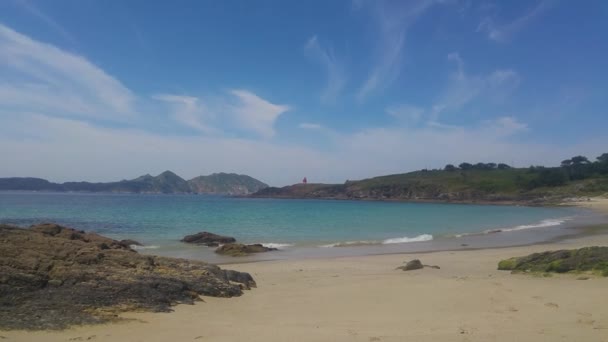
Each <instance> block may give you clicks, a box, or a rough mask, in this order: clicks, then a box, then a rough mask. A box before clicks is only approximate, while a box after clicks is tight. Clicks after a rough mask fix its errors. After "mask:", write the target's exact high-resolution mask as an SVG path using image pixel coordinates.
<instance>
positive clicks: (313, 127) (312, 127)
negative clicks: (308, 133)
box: [298, 122, 323, 130]
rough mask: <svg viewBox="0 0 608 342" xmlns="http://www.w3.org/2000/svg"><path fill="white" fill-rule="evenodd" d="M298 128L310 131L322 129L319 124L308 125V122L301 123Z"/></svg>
mask: <svg viewBox="0 0 608 342" xmlns="http://www.w3.org/2000/svg"><path fill="white" fill-rule="evenodd" d="M298 127H300V128H302V129H311V130H318V129H323V126H322V125H321V124H318V123H310V122H302V123H301V124H299V125H298Z"/></svg>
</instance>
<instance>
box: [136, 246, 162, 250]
mask: <svg viewBox="0 0 608 342" xmlns="http://www.w3.org/2000/svg"><path fill="white" fill-rule="evenodd" d="M130 247H131V248H132V249H135V250H139V249H158V248H160V246H154V245H150V246H138V245H131V246H130Z"/></svg>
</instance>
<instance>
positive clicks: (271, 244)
mask: <svg viewBox="0 0 608 342" xmlns="http://www.w3.org/2000/svg"><path fill="white" fill-rule="evenodd" d="M261 245H262V246H264V247H268V248H276V249H283V248H287V247H292V246H293V244H292V243H278V242H262V243H261Z"/></svg>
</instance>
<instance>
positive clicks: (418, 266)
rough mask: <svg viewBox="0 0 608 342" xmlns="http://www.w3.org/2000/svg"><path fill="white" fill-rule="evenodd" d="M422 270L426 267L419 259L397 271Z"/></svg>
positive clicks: (409, 262)
mask: <svg viewBox="0 0 608 342" xmlns="http://www.w3.org/2000/svg"><path fill="white" fill-rule="evenodd" d="M421 268H424V266H423V265H422V262H420V260H418V259H414V260H412V261H408V262H407V263H406V264H405V265H403V266H399V267H397V269H399V270H404V271H412V270H419V269H421Z"/></svg>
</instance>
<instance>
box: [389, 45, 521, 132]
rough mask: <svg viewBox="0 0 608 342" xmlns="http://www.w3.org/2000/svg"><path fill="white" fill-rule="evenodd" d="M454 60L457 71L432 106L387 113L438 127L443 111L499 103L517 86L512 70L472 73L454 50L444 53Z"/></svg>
mask: <svg viewBox="0 0 608 342" xmlns="http://www.w3.org/2000/svg"><path fill="white" fill-rule="evenodd" d="M447 59H448V61H450V62H454V63H456V70H455V71H454V72H453V73H452V74H451V75H450V76H449V80H448V83H447V85H446V87H445V89H443V90H442V91H441V92H440V93H439V95H438V96H437V99H436V100H435V101H434V102H433V104H432V105H429V106H428V107H426V108H423V107H417V106H412V105H409V104H401V105H396V106H391V107H388V108H387V113H388V114H389V115H391V116H393V117H395V118H398V119H400V120H404V119H407V120H408V121H409V122H411V123H415V122H418V121H419V120H423V119H426V121H427V124H430V125H435V126H441V125H443V124H440V123H439V122H438V120H439V119H440V117H441V115H442V114H450V113H456V112H458V111H459V110H460V109H462V107H464V106H465V105H467V104H469V103H471V102H474V101H477V100H480V99H481V100H484V101H491V102H500V101H502V100H504V98H506V97H507V96H508V95H510V94H511V93H512V92H513V90H515V88H517V86H518V85H519V83H520V81H521V78H520V76H519V74H518V73H517V72H516V71H514V70H511V69H498V70H495V71H493V72H491V73H489V74H485V75H471V74H468V73H467V72H466V71H465V63H464V60H463V59H462V57H461V56H460V54H459V53H457V52H452V53H450V54H448V56H447Z"/></svg>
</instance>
